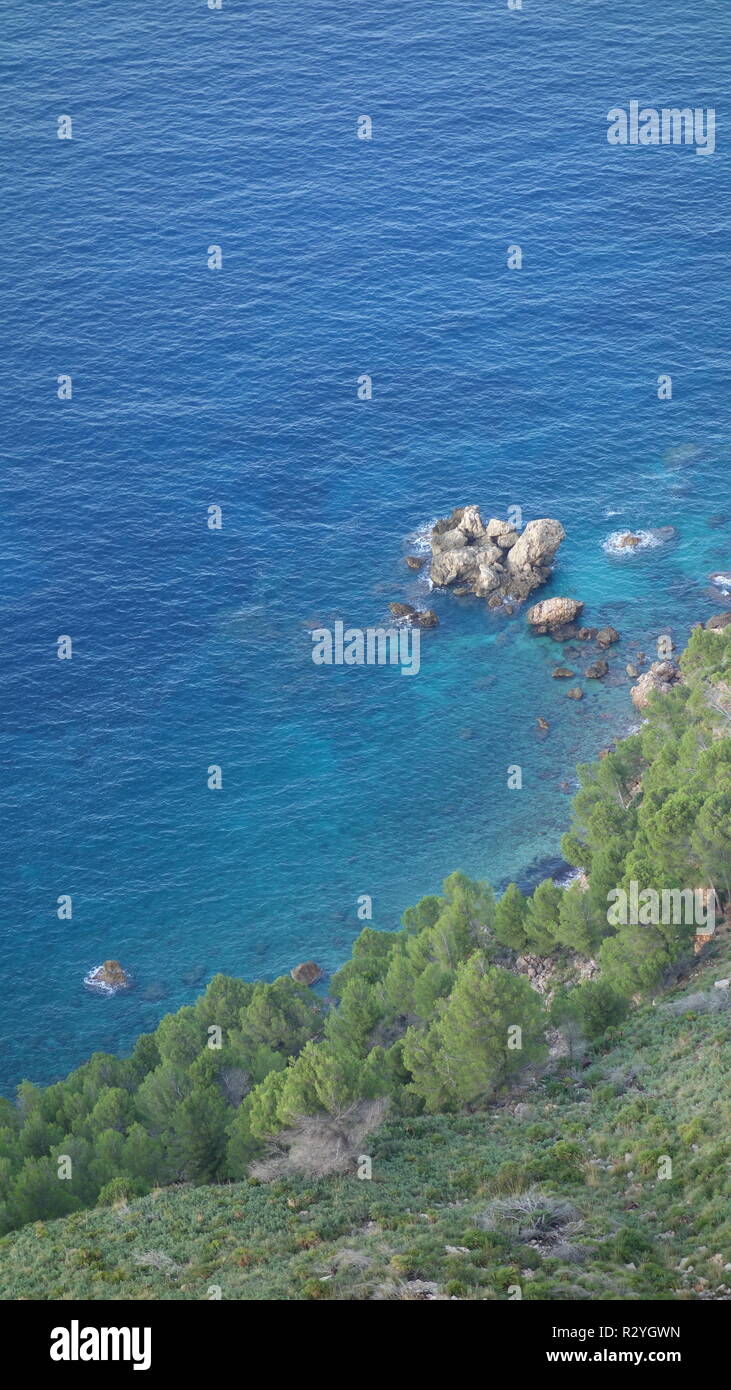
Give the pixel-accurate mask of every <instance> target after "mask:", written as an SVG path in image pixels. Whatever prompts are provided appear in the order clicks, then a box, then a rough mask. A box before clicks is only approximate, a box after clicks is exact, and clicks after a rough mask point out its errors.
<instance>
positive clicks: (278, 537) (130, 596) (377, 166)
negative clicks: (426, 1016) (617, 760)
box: [0, 0, 731, 1094]
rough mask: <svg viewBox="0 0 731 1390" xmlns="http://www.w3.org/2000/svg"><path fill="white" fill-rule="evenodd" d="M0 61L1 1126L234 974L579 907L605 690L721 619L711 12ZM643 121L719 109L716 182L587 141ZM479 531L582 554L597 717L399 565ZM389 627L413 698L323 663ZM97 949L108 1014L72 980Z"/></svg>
mask: <svg viewBox="0 0 731 1390" xmlns="http://www.w3.org/2000/svg"><path fill="white" fill-rule="evenodd" d="M3 29H4V39H5V43H4V58H3V83H2V86H3V92H4V105H5V116H4V122H3V125H4V136H3V140H2V145H1V147H0V158H1V159H2V162H3V164H4V178H3V182H4V188H5V197H4V199H3V204H4V211H3V214H2V215H3V221H4V235H3V239H2V257H1V270H0V274H1V276H2V282H3V284H2V302H3V307H4V313H3V329H4V335H5V346H4V351H3V373H2V397H3V399H2V424H3V431H2V434H3V455H4V457H3V466H2V475H1V476H2V481H1V483H0V492H1V498H0V503H1V505H0V559H1V561H2V585H1V590H0V608H1V610H2V612H1V617H0V621H1V624H2V639H1V641H2V646H1V654H2V660H1V661H0V708H1V711H2V716H1V722H2V732H1V734H0V759H1V763H2V777H1V779H0V829H1V832H2V834H1V841H0V843H1V847H2V848H1V853H0V904H1V907H2V913H1V915H2V925H1V927H0V1001H1V1011H0V1087H2V1089H3V1090H4V1091H5V1093H6V1094H12V1092H13V1089H14V1087H15V1085H16V1084H17V1083H18V1082H19V1081H20V1080H21V1079H23V1078H27V1079H30V1080H32V1081H35V1082H38V1083H47V1082H50V1081H52V1080H54V1079H56V1078H58V1077H60V1076H62V1075H64V1074H65V1073H66V1072H67V1071H68V1070H69V1069H70V1068H72V1067H75V1066H77V1065H79V1064H80V1063H81V1062H82V1061H84V1060H85V1059H86V1058H87V1057H88V1056H89V1055H90V1054H91V1053H93V1052H95V1051H109V1052H114V1053H119V1054H122V1055H124V1054H126V1053H128V1052H129V1051H130V1049H131V1047H132V1046H133V1044H134V1041H135V1038H136V1037H137V1036H138V1035H139V1034H140V1033H142V1032H146V1031H150V1030H152V1029H154V1028H155V1026H156V1024H157V1023H158V1021H159V1020H160V1018H161V1017H162V1016H163V1015H164V1014H165V1013H168V1012H170V1011H172V1010H175V1009H177V1008H179V1007H180V1006H181V1005H183V1004H187V1003H190V1002H192V1001H193V1000H194V999H195V998H196V997H197V995H198V994H199V993H200V992H201V991H202V990H203V988H204V987H205V985H206V983H207V981H208V980H210V978H211V977H212V976H213V975H214V974H215V973H216V972H219V971H223V972H226V973H229V974H233V975H237V976H242V977H244V978H246V979H249V980H255V979H266V980H270V979H273V978H275V977H276V976H277V975H280V974H282V973H286V972H287V971H289V969H290V968H291V967H292V966H294V965H296V964H297V963H298V962H300V961H302V960H308V959H313V960H315V961H316V962H317V963H318V964H319V965H320V966H321V967H322V968H323V970H324V971H326V972H332V971H334V970H335V969H337V967H338V966H339V965H340V964H341V963H342V962H343V961H344V960H345V959H346V958H347V956H348V955H349V952H350V948H351V944H352V942H353V941H354V939H355V937H356V936H357V935H358V933H359V932H360V931H361V930H362V928H363V926H364V925H367V924H370V925H371V926H373V927H376V928H379V929H384V930H392V929H395V928H397V927H398V924H399V920H400V916H401V914H402V912H403V911H404V909H405V908H406V907H408V906H409V905H410V904H412V903H414V902H416V901H417V900H418V899H419V898H420V897H422V896H423V895H424V894H428V893H433V892H438V891H439V888H440V884H441V883H442V880H443V879H444V877H445V876H446V875H447V874H449V873H450V872H451V871H452V870H454V869H462V870H463V871H464V872H466V873H467V874H469V875H471V876H473V877H475V878H479V879H487V880H489V881H490V882H492V883H493V884H494V886H495V888H496V890H498V891H499V890H501V889H502V888H503V887H504V886H505V884H506V883H508V882H509V881H511V880H512V879H515V880H517V881H519V882H521V883H522V884H524V885H526V886H530V885H531V884H533V883H535V882H537V881H539V880H540V878H542V877H544V876H546V875H547V874H554V873H555V874H559V873H561V872H562V871H564V870H565V868H566V866H565V865H564V864H563V861H562V859H561V850H560V841H561V835H562V832H563V831H564V830H565V829H566V828H567V827H568V824H569V819H570V805H571V792H572V791H573V790H574V789H575V786H576V773H575V768H576V764H577V763H581V762H585V761H587V760H590V759H592V758H594V757H595V756H596V755H597V753H598V751H599V750H600V749H601V748H602V747H605V746H607V745H608V744H610V743H611V742H612V740H614V739H616V738H617V737H618V736H620V735H621V734H622V733H626V732H627V731H628V730H629V729H630V728H632V727H633V726H634V725H636V720H637V715H636V713H635V711H634V709H633V707H632V704H631V701H630V698H629V686H630V681H629V679H628V678H627V676H626V674H625V670H624V668H625V665H626V663H627V662H628V661H630V660H631V659H632V657H633V654H634V652H635V651H636V649H637V648H641V649H642V650H644V651H645V652H646V653H647V654H648V656H650V657H652V656H653V655H654V654H655V650H656V648H655V644H656V642H657V639H658V637H659V636H661V635H670V636H672V638H673V640H674V641H675V642H676V644H677V645H678V646H682V645H683V643H684V642H685V641H686V639H687V635H688V632H689V630H690V628H691V626H692V624H693V623H695V622H698V621H703V620H705V619H707V618H708V617H709V616H710V615H711V614H713V613H716V612H719V611H723V610H724V608H728V607H731V600H730V599H729V598H728V597H727V596H726V594H725V592H724V589H725V586H724V581H723V578H721V579H716V580H715V581H714V580H712V579H711V578H710V576H711V575H721V576H723V575H724V574H725V575H726V576H727V578H728V581H729V583H728V588H729V589H731V545H730V541H731V485H730V482H729V468H730V465H731V413H730V396H731V377H730V374H729V346H730V341H729V340H730V337H731V278H730V275H729V264H728V251H729V220H730V212H731V194H730V193H729V188H730V187H731V183H730V180H729V163H730V161H729V149H730V148H731V42H730V40H731V13H729V9H728V4H727V0H707V2H706V3H704V4H702V5H697V6H694V7H689V6H688V4H687V0H665V3H663V4H658V5H654V6H648V5H647V4H646V3H644V0H616V3H614V4H612V5H608V4H606V3H600V0H561V2H560V3H559V2H558V0H523V4H522V7H521V8H520V9H515V8H511V7H510V6H509V5H508V4H507V3H506V0H445V3H442V4H434V3H427V0H369V2H368V4H357V5H356V4H343V3H335V0H298V2H297V3H294V0H223V3H222V5H221V7H220V8H211V7H210V6H209V4H208V3H206V0H154V3H151V0H124V3H122V0H104V3H103V4H102V3H98V0H76V2H75V3H69V0H45V2H44V4H43V5H42V6H40V5H37V4H35V5H33V4H31V5H15V4H8V3H6V4H5V5H4V7H3ZM632 100H637V101H638V102H639V103H640V105H641V106H643V107H645V106H647V107H653V108H657V109H658V110H659V109H660V108H662V107H668V108H676V107H677V108H685V107H691V108H696V107H698V108H703V109H708V108H713V109H714V111H715V112H716V148H715V151H714V152H713V153H712V154H711V155H702V154H698V153H697V152H696V149H695V148H694V147H693V146H691V145H672V146H671V145H667V146H639V145H634V146H631V145H626V146H617V145H610V144H609V143H608V141H607V128H608V123H607V113H608V112H609V111H610V110H611V109H612V108H616V107H622V108H628V107H629V103H630V101H632ZM364 117H368V118H369V120H368V121H365V120H364V119H363V118H364ZM62 118H70V123H69V120H65V121H64V120H63V119H62ZM69 133H70V134H71V138H65V136H66V135H68V134H69ZM364 133H367V134H369V135H370V138H362V136H363V135H364ZM60 136H61V137H62V138H59V137H60ZM516 247H519V248H520V257H518V258H517V259H519V260H521V261H522V264H521V266H520V268H517V267H514V268H511V266H510V265H509V261H510V260H511V259H512V261H513V262H515V260H516V253H515V250H514V249H513V251H512V252H511V251H509V248H516ZM219 262H220V265H219ZM365 377H368V378H370V387H368V386H367V384H366V386H365V387H364V384H363V379H364V378H365ZM668 377H669V378H670V379H671V381H670V387H668V382H667V378H668ZM68 378H70V379H71V380H70V384H69V381H68ZM661 379H662V381H661ZM663 383H664V384H663ZM669 389H670V390H671V392H672V394H671V396H670V395H669ZM69 390H70V395H69ZM466 503H477V504H478V505H479V506H480V508H481V510H482V514H483V516H484V517H485V518H487V517H491V516H495V517H501V518H502V517H505V516H506V515H507V514H508V509H509V508H515V507H518V508H520V510H521V514H522V517H523V521H524V522H525V521H529V520H531V519H534V518H539V517H546V516H547V517H555V518H557V519H559V520H560V521H561V522H562V524H563V526H564V527H565V530H566V539H565V541H564V542H563V544H562V546H561V548H560V550H559V553H558V557H557V563H556V568H555V572H554V575H553V577H552V579H551V580H550V582H549V583H548V585H546V587H545V588H544V589H543V590H541V591H540V592H539V593H538V594H537V595H536V597H548V596H550V595H552V594H566V595H569V596H572V597H576V598H579V599H582V600H583V601H584V604H585V609H584V614H583V618H584V621H585V622H586V623H588V624H592V625H594V626H603V625H605V624H612V625H614V626H615V627H616V628H617V629H618V631H619V632H620V633H621V641H620V643H619V644H617V645H615V646H614V647H612V648H611V650H610V652H609V653H608V656H609V661H610V674H609V677H608V678H607V680H605V681H603V682H599V681H586V680H584V679H583V667H584V665H585V664H586V663H587V662H588V661H589V660H591V659H593V657H594V655H596V654H595V653H593V652H592V653H591V656H589V655H588V653H587V652H585V651H583V650H582V651H581V652H580V653H579V655H578V657H577V656H574V658H573V663H572V660H571V653H569V662H568V664H569V665H570V666H571V665H572V664H573V665H574V666H575V667H576V669H577V672H578V676H579V681H578V683H579V684H581V685H582V687H583V689H584V692H585V693H584V698H583V700H581V701H572V700H569V699H567V697H566V684H567V683H566V682H563V681H560V680H553V679H552V671H553V669H554V667H555V666H556V665H560V664H566V661H565V659H564V657H565V653H564V652H563V649H562V647H561V646H559V645H557V644H556V643H554V642H552V641H551V640H550V639H549V638H546V637H541V638H536V637H533V636H531V635H530V633H529V631H528V625H527V623H526V621H525V614H524V611H522V612H516V613H514V614H513V615H512V616H509V615H505V614H502V613H496V612H491V611H489V610H488V609H487V606H486V604H485V602H484V601H483V600H479V599H476V598H472V597H462V598H459V597H455V596H454V595H453V594H450V593H449V592H447V591H437V590H434V591H430V588H429V579H428V568H427V567H425V568H424V569H423V570H422V571H420V572H418V573H416V572H412V571H410V570H409V569H407V567H406V565H405V558H404V557H405V556H406V555H407V554H418V553H421V554H425V553H426V550H427V537H428V529H429V526H430V524H431V523H433V521H434V520H435V519H436V518H437V517H440V516H444V515H446V514H447V513H448V512H450V511H451V509H452V508H453V507H455V506H460V505H464V504H466ZM212 508H213V509H215V508H220V516H221V521H222V524H221V527H220V529H215V528H213V527H211V525H209V522H210V520H211V518H212V517H215V516H217V515H218V514H217V513H216V512H215V511H211V510H210V509H212ZM662 528H674V529H673V532H672V534H670V533H669V532H667V531H664V530H663V529H662ZM628 529H631V530H633V531H635V532H637V531H639V532H641V533H642V536H643V544H642V545H641V546H638V547H637V548H636V549H631V550H622V549H621V548H618V547H617V546H616V544H615V543H614V542H613V541H612V537H615V538H616V536H617V534H618V533H619V534H621V533H622V532H623V531H626V530H628ZM658 532H661V534H660V535H659V536H658V534H657V533H658ZM394 601H396V602H410V603H412V604H414V605H415V606H417V607H421V608H424V607H432V608H433V609H434V611H435V612H436V613H437V615H438V617H439V626H438V627H437V628H435V629H433V630H430V631H425V632H423V633H422V638H421V668H420V670H419V672H418V675H415V676H413V677H412V678H404V677H403V676H402V674H401V672H400V669H399V668H398V667H391V666H386V667H383V666H362V667H358V666H353V667H346V666H342V667H337V666H317V665H315V664H314V663H313V661H312V639H311V635H310V634H311V630H312V629H313V628H316V627H323V626H324V627H332V626H333V624H334V623H335V622H336V621H337V620H342V621H344V622H345V623H346V625H350V626H356V627H360V628H366V627H369V626H379V625H382V624H383V623H384V620H386V619H387V618H388V605H389V603H391V602H394ZM62 637H65V638H70V639H71V652H72V656H71V659H60V658H59V651H60V650H62V649H65V647H67V646H68V644H62V645H61V647H59V639H60V638H62ZM577 661H578V663H579V664H578V666H577V665H576V662H577ZM539 718H543V719H544V720H545V721H546V722H547V723H548V725H549V728H548V730H547V731H541V730H540V729H539V728H538V727H537V720H538V719H539ZM516 766H518V767H519V768H520V769H521V778H520V779H518V780H522V786H520V787H517V786H515V785H513V786H510V785H509V780H512V781H513V783H515V781H516V778H515V776H514V775H513V776H512V779H511V778H510V774H509V772H508V769H509V768H515V767H516ZM211 768H214V769H215V768H219V769H220V779H221V785H220V787H218V786H213V787H212V786H210V785H209V782H210V781H211V780H213V781H214V783H215V781H216V780H217V775H216V773H215V772H214V773H213V774H211V771H210V770H211ZM69 898H70V900H71V909H70V910H71V916H70V918H69V916H68V915H63V914H64V907H63V904H64V903H67V900H68V899H69ZM368 900H370V904H371V906H370V908H368V906H367V905H366V906H364V904H367V901H368ZM359 910H360V912H361V916H360V917H359V915H358V913H359ZM59 911H60V912H61V914H62V915H61V916H59ZM368 911H370V912H371V916H370V917H368V916H365V917H364V916H363V913H364V912H365V913H367V912H368ZM67 912H68V906H67V907H66V913H67ZM105 959H116V960H119V961H120V962H121V963H122V965H123V967H124V969H125V970H126V971H128V972H129V975H130V978H131V981H132V987H131V988H130V989H128V990H126V991H123V992H118V993H108V994H103V993H99V992H95V991H94V990H93V989H90V988H89V986H88V983H85V981H86V980H87V979H88V976H89V972H90V971H93V969H94V968H95V967H96V966H97V965H99V964H100V963H101V962H102V961H103V960H105ZM322 988H324V989H325V990H326V989H327V981H326V980H325V982H324V984H323V986H322Z"/></svg>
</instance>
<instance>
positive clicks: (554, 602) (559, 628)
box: [527, 596, 619, 700]
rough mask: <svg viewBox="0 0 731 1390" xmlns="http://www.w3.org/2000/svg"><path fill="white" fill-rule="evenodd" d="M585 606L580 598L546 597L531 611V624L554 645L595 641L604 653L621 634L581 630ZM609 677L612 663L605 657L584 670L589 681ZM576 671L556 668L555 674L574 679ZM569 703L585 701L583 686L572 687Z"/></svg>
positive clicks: (600, 629) (608, 629)
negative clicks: (550, 638) (549, 638)
mask: <svg viewBox="0 0 731 1390" xmlns="http://www.w3.org/2000/svg"><path fill="white" fill-rule="evenodd" d="M583 607H584V605H583V603H582V602H581V600H580V599H577V598H563V597H559V596H557V597H555V598H547V599H543V600H542V602H541V603H535V604H534V605H533V607H532V608H529V609H528V614H527V616H528V622H529V623H530V626H531V628H532V630H533V632H535V633H537V634H538V635H541V636H547V637H552V638H553V640H554V642H571V641H578V642H596V644H597V646H598V647H599V648H600V650H601V651H606V649H607V647H611V646H612V644H613V643H614V642H618V641H619V633H618V632H617V629H616V628H615V627H580V626H579V624H578V622H577V618H578V617H579V614H580V613H581V611H582V609H583ZM608 674H609V662H608V661H605V659H604V657H600V658H599V659H598V660H597V661H592V662H591V663H590V664H589V665H588V666H587V667H586V670H585V671H584V677H585V679H586V680H593V681H600V680H604V677H605V676H607V675H608ZM575 675H576V672H575V671H573V670H572V669H571V668H570V667H568V666H557V667H556V669H555V671H554V672H553V679H554V680H571V679H572V678H573V677H575ZM566 694H567V696H568V698H569V699H570V700H582V699H583V697H584V692H583V690H582V689H581V686H579V685H575V686H572V687H571V689H570V690H567V691H566Z"/></svg>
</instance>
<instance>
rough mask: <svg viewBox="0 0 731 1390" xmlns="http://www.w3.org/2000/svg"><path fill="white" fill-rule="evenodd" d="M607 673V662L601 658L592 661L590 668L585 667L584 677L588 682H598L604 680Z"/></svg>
mask: <svg viewBox="0 0 731 1390" xmlns="http://www.w3.org/2000/svg"><path fill="white" fill-rule="evenodd" d="M608 671H609V662H608V661H605V660H604V658H603V657H602V658H600V660H599V661H592V663H591V666H587V668H586V670H585V672H584V675H585V676H586V679H587V680H589V681H600V680H603V679H604V677H605V676H606V675H607V673H608Z"/></svg>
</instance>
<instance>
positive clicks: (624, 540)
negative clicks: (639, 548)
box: [617, 531, 642, 549]
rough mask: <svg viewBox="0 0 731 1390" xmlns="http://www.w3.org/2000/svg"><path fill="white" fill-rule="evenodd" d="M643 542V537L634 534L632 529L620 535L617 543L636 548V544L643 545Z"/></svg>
mask: <svg viewBox="0 0 731 1390" xmlns="http://www.w3.org/2000/svg"><path fill="white" fill-rule="evenodd" d="M641 543H642V537H641V536H633V534H632V532H631V531H626V532H625V534H624V535H623V536H620V537H619V540H618V541H617V545H621V546H624V547H626V548H629V549H634V547H635V546H636V545H641Z"/></svg>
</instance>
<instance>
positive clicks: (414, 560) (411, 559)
mask: <svg viewBox="0 0 731 1390" xmlns="http://www.w3.org/2000/svg"><path fill="white" fill-rule="evenodd" d="M406 563H407V565H408V567H409V569H410V570H420V569H423V568H424V565H425V563H426V560H425V559H424V557H423V556H420V555H407V556H406Z"/></svg>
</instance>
